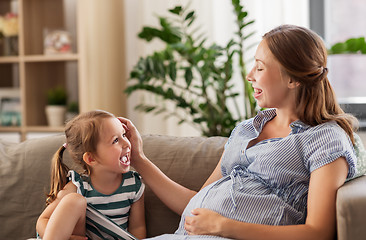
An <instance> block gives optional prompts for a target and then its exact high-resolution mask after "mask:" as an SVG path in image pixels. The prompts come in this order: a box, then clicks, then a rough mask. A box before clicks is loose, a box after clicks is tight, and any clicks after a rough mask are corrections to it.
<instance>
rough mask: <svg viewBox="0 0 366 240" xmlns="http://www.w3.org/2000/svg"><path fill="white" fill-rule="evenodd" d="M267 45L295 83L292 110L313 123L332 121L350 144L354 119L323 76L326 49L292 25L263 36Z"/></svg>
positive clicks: (306, 33)
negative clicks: (344, 109)
mask: <svg viewBox="0 0 366 240" xmlns="http://www.w3.org/2000/svg"><path fill="white" fill-rule="evenodd" d="M263 39H264V40H265V42H266V43H267V45H268V48H269V49H270V51H271V52H272V54H273V55H274V56H275V58H276V59H277V61H278V62H279V63H280V64H281V66H282V68H283V70H284V71H285V72H286V73H287V74H288V75H289V76H290V77H291V79H292V80H294V81H295V82H298V83H299V87H297V92H296V113H297V116H298V117H299V119H300V120H301V121H302V122H304V123H306V124H308V125H310V126H316V125H318V124H321V123H325V122H328V121H336V122H337V123H338V125H339V126H341V127H342V128H343V129H344V130H345V132H346V133H347V134H348V135H349V137H350V139H351V141H352V143H353V144H354V137H353V131H354V130H356V129H357V124H358V121H357V119H356V118H355V117H354V116H352V115H350V114H346V113H344V111H343V110H342V109H341V107H340V106H339V104H338V102H337V99H336V96H335V94H334V91H333V88H332V86H331V85H330V83H329V81H328V77H327V73H328V68H327V49H326V47H325V45H324V42H323V40H322V39H321V38H320V37H319V36H318V35H317V34H316V33H315V32H313V31H311V30H309V29H307V28H303V27H299V26H294V25H281V26H279V27H277V28H275V29H273V30H271V31H270V32H268V33H266V34H265V35H264V36H263Z"/></svg>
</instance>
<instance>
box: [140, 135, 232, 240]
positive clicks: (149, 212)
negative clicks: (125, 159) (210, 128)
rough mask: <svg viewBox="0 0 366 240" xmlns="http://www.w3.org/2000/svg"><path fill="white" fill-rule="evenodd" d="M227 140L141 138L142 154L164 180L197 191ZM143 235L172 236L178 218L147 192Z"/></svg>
mask: <svg viewBox="0 0 366 240" xmlns="http://www.w3.org/2000/svg"><path fill="white" fill-rule="evenodd" d="M226 141H227V138H224V137H209V138H205V137H172V136H159V135H144V136H143V142H144V152H145V154H146V156H147V157H148V158H149V159H150V160H151V161H152V162H153V163H155V164H156V165H157V166H158V167H159V168H160V169H161V170H162V171H163V172H164V173H165V174H166V175H167V176H168V177H170V178H171V179H173V180H174V181H176V182H178V183H180V184H182V185H183V186H186V187H187V188H189V189H192V190H199V189H200V188H201V186H202V185H203V184H204V182H205V181H206V180H207V178H208V177H209V176H210V174H211V173H212V172H213V170H214V168H215V167H216V165H217V163H218V162H219V160H220V157H221V155H222V152H223V149H224V145H225V143H226ZM145 208H146V210H145V212H146V221H147V223H148V224H147V235H148V236H149V237H152V236H157V235H160V234H164V233H173V232H174V231H175V230H176V229H177V227H178V224H179V220H180V216H179V215H177V214H176V213H174V212H172V211H170V210H169V209H168V208H167V207H166V206H165V205H164V204H163V203H162V202H161V201H160V200H159V199H158V198H157V197H156V196H155V195H154V194H153V193H152V191H151V190H150V189H149V187H148V186H147V187H146V191H145Z"/></svg>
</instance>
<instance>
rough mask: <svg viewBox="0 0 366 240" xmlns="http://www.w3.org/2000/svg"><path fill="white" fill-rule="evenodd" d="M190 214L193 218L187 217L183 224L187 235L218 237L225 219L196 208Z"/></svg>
mask: <svg viewBox="0 0 366 240" xmlns="http://www.w3.org/2000/svg"><path fill="white" fill-rule="evenodd" d="M191 213H192V214H193V216H190V217H189V216H187V217H186V219H185V223H184V228H185V230H186V231H187V232H188V234H190V235H215V236H219V235H220V233H221V228H222V227H221V226H222V223H223V221H224V220H225V217H223V216H222V215H220V214H218V213H216V212H214V211H212V210H209V209H206V208H196V209H193V210H192V211H191Z"/></svg>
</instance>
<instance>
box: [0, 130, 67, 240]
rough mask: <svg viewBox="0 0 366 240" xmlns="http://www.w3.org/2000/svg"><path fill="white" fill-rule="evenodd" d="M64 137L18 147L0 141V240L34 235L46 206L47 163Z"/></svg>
mask: <svg viewBox="0 0 366 240" xmlns="http://www.w3.org/2000/svg"><path fill="white" fill-rule="evenodd" d="M64 141H65V138H64V136H62V135H60V136H52V137H46V138H39V139H32V140H28V141H25V142H22V143H20V144H15V143H8V142H6V141H3V140H0V223H1V227H0V236H1V237H0V238H1V239H13V240H24V239H27V238H30V237H34V236H35V235H36V230H35V226H36V221H37V218H38V216H39V214H40V213H41V211H42V210H43V208H44V207H45V200H46V195H45V194H46V193H48V190H49V177H50V163H51V158H52V156H53V154H54V153H55V152H56V150H57V149H58V148H59V147H60V146H62V144H63V143H64Z"/></svg>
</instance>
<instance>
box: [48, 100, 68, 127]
mask: <svg viewBox="0 0 366 240" xmlns="http://www.w3.org/2000/svg"><path fill="white" fill-rule="evenodd" d="M65 113H66V106H58V105H48V106H46V116H47V122H48V125H49V126H51V127H60V126H63V125H64V124H65Z"/></svg>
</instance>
